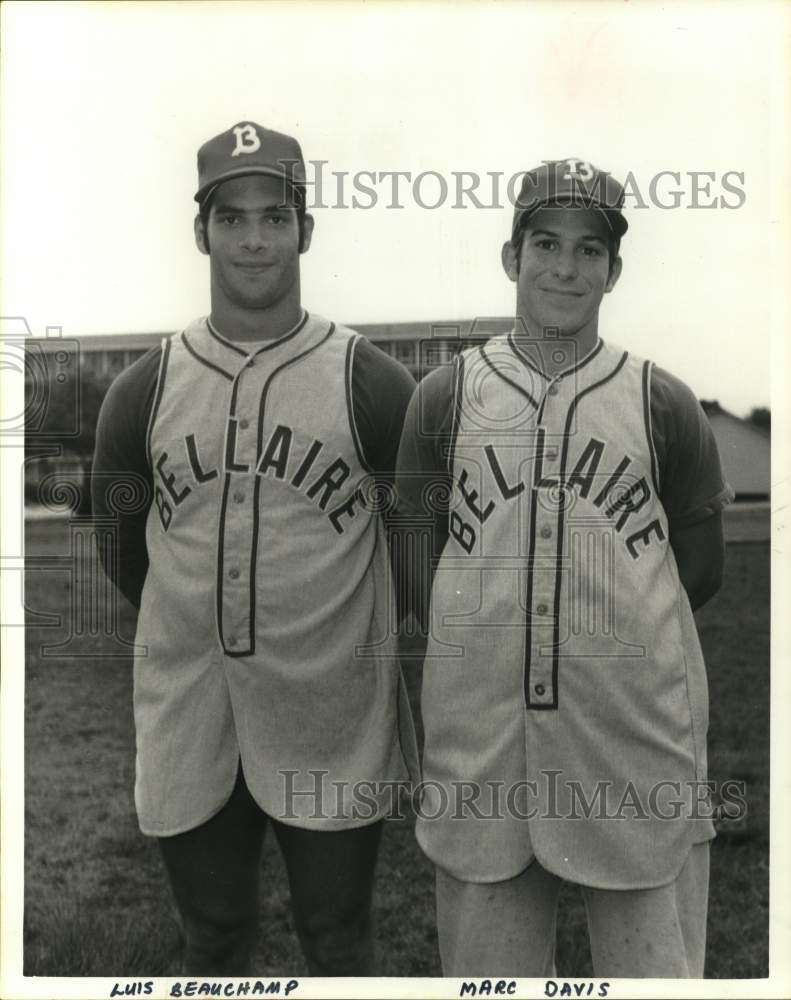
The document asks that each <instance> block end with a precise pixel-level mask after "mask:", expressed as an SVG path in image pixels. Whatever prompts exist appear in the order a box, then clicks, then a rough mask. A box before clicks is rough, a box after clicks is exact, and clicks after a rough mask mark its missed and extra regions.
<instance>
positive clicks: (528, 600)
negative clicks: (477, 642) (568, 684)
mask: <svg viewBox="0 0 791 1000" xmlns="http://www.w3.org/2000/svg"><path fill="white" fill-rule="evenodd" d="M536 438H537V441H538V454H539V455H540V456H541V463H542V466H543V461H544V440H545V438H546V430H545V429H544V428H543V427H539V428H538V429H537V431H536ZM537 478H538V475H537V473H535V472H534V481H535V480H536V479H537ZM537 506H538V490H537V489H536V488H535V486H534V487H533V488H532V489H531V490H530V539H529V541H528V548H527V591H526V596H525V605H526V611H525V665H524V673H523V678H522V693H523V695H524V700H525V709H529V708H556V707H557V706H556V705H544V704H541V705H533V704H532V703H531V699H530V662H531V657H530V649H531V646H532V643H533V573H534V570H535V567H534V565H533V562H534V560H535V551H536V507H537Z"/></svg>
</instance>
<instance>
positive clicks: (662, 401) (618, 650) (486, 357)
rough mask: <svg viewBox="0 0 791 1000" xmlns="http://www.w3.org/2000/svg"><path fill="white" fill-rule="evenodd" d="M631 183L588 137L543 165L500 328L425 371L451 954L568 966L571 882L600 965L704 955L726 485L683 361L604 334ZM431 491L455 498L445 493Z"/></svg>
mask: <svg viewBox="0 0 791 1000" xmlns="http://www.w3.org/2000/svg"><path fill="white" fill-rule="evenodd" d="M623 194H624V192H623V188H622V187H621V185H620V184H619V183H617V182H616V181H615V180H614V179H613V178H612V177H610V176H609V175H607V174H605V173H603V172H601V171H599V170H597V169H596V168H594V167H592V166H591V165H590V164H588V163H585V162H583V161H580V160H567V161H559V162H551V163H545V164H543V165H542V166H541V167H538V168H536V169H535V170H532V171H529V172H528V173H527V174H526V175H525V178H524V182H523V185H522V189H521V192H520V197H519V200H518V203H517V206H516V211H515V214H514V220H513V229H512V233H511V238H510V239H509V240H508V241H507V242H506V243H505V245H504V247H503V251H502V263H503V267H504V269H505V272H506V274H507V276H508V278H509V279H510V280H511V281H513V282H514V283H515V285H516V321H515V324H514V328H513V330H512V331H511V332H510V333H508V334H507V335H503V336H495V337H492V338H491V339H490V340H488V341H487V342H486V343H485V344H484V345H483V346H480V347H475V348H470V349H469V350H465V351H463V352H462V353H461V355H460V356H459V357H458V358H457V361H456V363H455V365H454V366H453V367H452V368H450V367H447V368H443V369H439V370H436V371H434V372H432V373H431V374H429V375H428V376H427V377H426V378H425V379H424V380H423V381H422V382H421V383H420V385H419V387H418V389H417V391H416V393H415V395H414V397H413V399H412V402H411V404H410V409H409V411H408V414H407V419H406V421H405V426H404V433H403V438H402V443H401V448H400V452H399V460H398V469H399V474H398V489H399V496H400V498H401V500H400V503H401V509H402V510H404V509H406V510H408V511H410V512H411V513H412V514H413V515H415V516H420V517H421V518H423V519H424V520H425V518H426V516H432V511H431V510H430V509H427V498H430V497H436V495H437V494H436V489H435V488H433V486H434V485H435V483H436V481H437V480H438V481H439V483H440V484H444V486H445V487H446V489H447V496H448V497H449V502H448V504H447V507H446V509H444V510H443V511H441V512H440V513H439V514H438V515H433V516H435V525H434V529H435V535H436V538H435V547H434V559H433V564H432V569H433V570H434V571H435V572H434V578H433V585H432V588H431V597H430V614H429V624H430V627H429V629H428V632H429V634H428V647H427V655H426V661H425V673H424V680H423V693H422V712H423V719H424V725H425V740H426V742H425V754H424V775H423V777H424V780H425V782H426V794H425V795H424V798H423V802H422V807H421V812H420V815H419V817H418V824H417V836H418V840H419V842H420V845H421V846H422V848H423V850H424V851H425V852H426V854H427V855H428V856H429V857H430V858H431V859H432V860H433V861H434V863H435V864H436V867H437V914H438V926H439V941H440V951H441V957H442V965H443V969H444V971H445V973H446V974H448V975H454V976H460V975H463V976H478V975H491V974H492V973H493V972H495V971H496V972H497V973H498V974H502V975H510V976H520V975H521V976H540V975H542V974H545V973H546V971H547V969H548V968H551V961H552V955H553V949H554V929H555V913H556V906H557V898H558V891H559V888H560V886H561V883H562V882H563V881H568V882H572V883H576V884H578V885H580V886H582V889H583V894H584V899H585V903H586V908H587V915H588V926H589V933H590V944H591V952H592V956H593V965H594V970H595V973H596V975H598V976H608V977H615V976H633V977H643V976H659V977H686V976H702V974H703V960H704V950H705V928H706V909H707V893H708V842H709V840H710V839H711V838H712V837H713V835H714V831H713V826H712V823H711V818H710V815H711V813H710V806H709V803H708V802H707V800H706V792H705V787H704V786H703V785H702V782H704V781H705V779H706V728H707V715H708V710H707V688H706V676H705V669H704V664H703V659H702V656H701V649H700V644H699V641H698V636H697V632H696V629H695V623H694V620H693V616H692V611H693V610H694V609H695V608H697V607H699V606H700V605H701V604H703V603H704V602H705V601H707V600H708V599H709V598H710V597H711V596H712V595H713V594H714V593H715V592H716V590H717V589H718V587H719V584H720V578H721V572H722V561H723V541H722V529H721V519H720V512H721V509H722V508H723V507H724V506H725V505H726V504H727V503H728V502H729V500H730V499H731V498H732V493H731V491H730V488H729V487H728V486H727V484H726V483H725V482H724V480H723V476H722V471H721V468H720V463H719V459H718V456H717V450H716V447H715V443H714V439H713V436H712V433H711V430H710V428H709V426H708V423H707V421H706V417H705V415H704V414H703V412H702V410H701V408H700V406H699V405H698V403H697V401H696V399H695V397H694V396H693V394H692V392H691V391H690V390H689V389H688V388H687V387H686V386H685V385H684V384H683V383H682V382H680V381H679V380H678V379H677V378H675V377H674V376H673V375H671V374H669V373H668V372H666V371H663V370H662V369H660V368H657V367H655V366H654V365H653V364H651V363H650V362H648V361H642V360H640V359H638V358H635V357H633V356H632V355H630V354H629V353H628V352H627V351H624V350H621V349H620V348H617V347H615V346H614V345H611V344H609V343H606V342H604V341H603V340H601V339H600V337H599V329H598V327H599V307H600V305H601V302H602V299H603V298H604V296H605V294H607V293H608V292H611V291H612V290H613V288H614V287H615V286H616V283H617V282H618V279H619V277H620V274H621V258H620V256H619V245H620V240H621V237H622V236H623V235H624V233H625V232H626V229H627V223H626V220H625V218H624V216H623V214H622V211H621V209H622V205H623ZM433 505H434V506H436V504H433Z"/></svg>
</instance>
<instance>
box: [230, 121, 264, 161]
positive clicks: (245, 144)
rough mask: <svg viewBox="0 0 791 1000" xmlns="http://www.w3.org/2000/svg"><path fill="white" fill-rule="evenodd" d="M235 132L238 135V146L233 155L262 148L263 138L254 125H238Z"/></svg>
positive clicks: (253, 151)
mask: <svg viewBox="0 0 791 1000" xmlns="http://www.w3.org/2000/svg"><path fill="white" fill-rule="evenodd" d="M233 133H234V135H235V136H236V148H235V149H234V151H233V152H232V153H231V156H238V155H239V154H240V153H255V152H256V150H258V149H260V148H261V140H260V139H259V138H258V133H257V132H256V130H255V129H254V128H253V126H252V125H236V126H235V127H234V130H233Z"/></svg>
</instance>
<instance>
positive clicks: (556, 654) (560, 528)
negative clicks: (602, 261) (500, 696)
mask: <svg viewBox="0 0 791 1000" xmlns="http://www.w3.org/2000/svg"><path fill="white" fill-rule="evenodd" d="M628 357H629V353H628V351H624V352H623V354H622V355H621V357H620V358H619V360H618V363H617V364H616V365H615V367H614V368H613V369H612V371H610V372H608V373H607V374H606V375H605V376H603V377H602V378H600V379H599V381H598V382H594V383H592V384H591V385H589V386H587V387H586V388H585V389H583V390H582V391H581V392H579V393H578V394H577V395H576V396H575V397H574V399H573V400H572V401H571V404H570V405H569V408H568V412H567V414H566V422H565V425H564V428H563V448H562V451H561V458H560V476H559V486H560V491H559V497H560V499H559V503H558V522H557V540H558V541H557V549H556V554H555V597H554V602H553V606H552V614H553V620H554V627H553V631H552V702H551V703H549V704H533V703H532V702H531V700H530V665H531V657H530V645H527V647H526V649H525V671H524V678H525V702H526V704H527V707H528V708H529V709H531V710H533V711H536V710H539V711H540V710H547V709H557V707H558V696H559V692H558V672H559V665H560V587H561V567H562V561H563V532H564V529H565V512H566V492H565V480H566V462H567V461H568V449H569V439H570V428H571V422H572V420H573V418H574V414H575V412H576V410H577V407H578V406H579V404H580V402H581V400H582V399H583V398H584V397H585V396H587V395H588V394H589V393H591V392H593V391H594V390H596V389H599V388H601V386H603V385H605V384H606V383H607V382H610V381H611V380H612V379H614V378H615V376H616V375H617V374H618V373H619V372H620V371H621V369H622V368H623V366H624V365H625V364H626V359H627V358H628ZM541 455H542V458H543V447H542V449H541ZM535 495H536V490H535V488H534V489H533V497H535ZM535 533H536V522H535V516H534V514H533V509H531V520H530V550H529V551H530V554H531V555H532V553H533V551H534V545H535ZM528 573H529V577H528V584H529V586H530V587H532V574H533V566H532V564H531V563H530V562H529V561H528ZM531 592H532V591H531ZM531 613H532V608H531V603H528V609H527V615H528V616H529V615H530V614H531ZM527 620H528V621H529V618H528V619H527Z"/></svg>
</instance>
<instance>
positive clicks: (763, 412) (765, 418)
mask: <svg viewBox="0 0 791 1000" xmlns="http://www.w3.org/2000/svg"><path fill="white" fill-rule="evenodd" d="M747 419H748V420H749V421H750V423H751V424H755V425H756V427H763V428H764V429H765V430H767V431H769V430H771V429H772V414H771V411H770V410H769V407H768V406H754V407H753V408H752V410H750V414H749V416H748V417H747Z"/></svg>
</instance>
